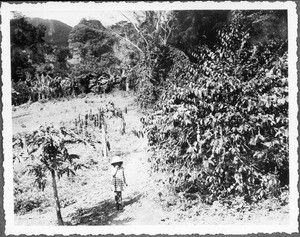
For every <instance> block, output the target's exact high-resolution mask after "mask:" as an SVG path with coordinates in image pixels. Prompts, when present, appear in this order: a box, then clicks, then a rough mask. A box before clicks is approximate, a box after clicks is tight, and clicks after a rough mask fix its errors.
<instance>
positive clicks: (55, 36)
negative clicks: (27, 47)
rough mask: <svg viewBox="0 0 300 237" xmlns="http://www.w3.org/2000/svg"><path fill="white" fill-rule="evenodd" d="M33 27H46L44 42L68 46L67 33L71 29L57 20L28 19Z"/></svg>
mask: <svg viewBox="0 0 300 237" xmlns="http://www.w3.org/2000/svg"><path fill="white" fill-rule="evenodd" d="M28 21H29V22H30V23H31V24H33V25H34V26H38V25H39V24H42V25H44V26H46V34H45V38H44V39H45V41H46V42H48V43H51V44H54V45H58V46H68V38H69V33H70V31H71V30H72V27H71V26H69V25H67V24H65V23H63V22H61V21H57V20H48V19H41V18H28Z"/></svg>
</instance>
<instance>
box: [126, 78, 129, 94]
mask: <svg viewBox="0 0 300 237" xmlns="http://www.w3.org/2000/svg"><path fill="white" fill-rule="evenodd" d="M125 85H126V91H127V92H128V91H129V78H128V77H126V81H125Z"/></svg>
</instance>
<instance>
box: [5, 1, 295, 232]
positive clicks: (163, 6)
mask: <svg viewBox="0 0 300 237" xmlns="http://www.w3.org/2000/svg"><path fill="white" fill-rule="evenodd" d="M296 6H297V4H296V3H295V2H292V1H290V2H230V1H223V2H200V1H199V2H197V1H196V2H172V3H170V2H152V3H149V2H135V3H130V2H129V3H127V2H121V3H120V2H112V3H108V2H105V3H95V2H85V3H76V2H75V3H70V2H46V3H21V4H20V3H18V4H12V3H2V6H1V18H2V24H1V32H2V36H3V38H2V46H1V47H2V56H1V60H2V69H3V74H2V83H3V86H2V103H3V110H2V118H3V131H2V136H3V154H4V161H3V168H4V199H3V200H4V213H5V221H6V225H5V234H6V235H9V234H10V235H19V234H26V235H37V234H45V235H54V234H62V235H70V234H80V235H87V234H93V235H96V234H97V235H99V234H137V235H140V234H149V235H156V234H169V235H175V234H253V233H275V232H284V233H293V232H298V225H299V223H298V215H299V208H298V198H299V193H298V188H297V185H298V178H299V177H298V153H297V149H298V140H297V138H298V119H297V115H298V104H297V94H298V87H297V81H298V80H297V79H298V76H297V41H296V39H297V25H298V16H297V12H296ZM45 9H47V10H48V11H65V9H68V11H78V10H80V11H81V10H87V11H111V10H114V11H115V10H116V9H122V11H130V10H196V9H201V10H212V9H213V10H218V9H219V10H227V9H229V10H230V9H241V10H249V9H253V10H254V9H265V10H267V9H282V10H287V11H288V62H289V64H288V65H289V66H288V70H289V71H288V75H289V134H290V136H289V152H290V156H289V157H290V167H289V168H290V221H289V224H288V225H280V226H279V225H276V226H274V225H246V226H245V225H242V226H241V225H201V226H200V225H199V226H197V225H191V226H190V225H189V226H187V225H180V226H177V225H170V226H162V225H159V226H30V227H29V226H17V225H14V210H13V199H14V197H13V188H12V187H13V163H12V149H11V147H12V107H11V80H10V28H9V21H10V19H11V11H39V10H45Z"/></svg>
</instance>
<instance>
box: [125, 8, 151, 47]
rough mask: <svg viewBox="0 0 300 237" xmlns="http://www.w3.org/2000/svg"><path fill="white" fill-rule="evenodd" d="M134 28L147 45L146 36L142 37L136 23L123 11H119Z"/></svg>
mask: <svg viewBox="0 0 300 237" xmlns="http://www.w3.org/2000/svg"><path fill="white" fill-rule="evenodd" d="M120 13H121V14H122V15H123V16H124V17H125V18H126V19H127V20H128V21H129V22H130V23H131V24H132V25H133V27H134V28H135V30H136V31H137V32H138V33H139V35H140V36H141V37H142V38H143V40H144V41H145V43H146V44H147V46H148V45H149V43H148V41H147V40H146V38H145V37H144V35H143V34H142V33H141V31H140V30H139V29H138V28H137V27H136V25H135V24H134V23H133V22H132V21H131V20H130V19H129V18H128V17H127V16H126V15H125V14H124V13H123V12H120Z"/></svg>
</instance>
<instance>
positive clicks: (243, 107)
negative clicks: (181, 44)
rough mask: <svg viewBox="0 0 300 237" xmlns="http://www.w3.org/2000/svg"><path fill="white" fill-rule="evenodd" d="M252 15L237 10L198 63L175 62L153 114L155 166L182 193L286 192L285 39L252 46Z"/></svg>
mask: <svg viewBox="0 0 300 237" xmlns="http://www.w3.org/2000/svg"><path fill="white" fill-rule="evenodd" d="M244 20H245V19H244V17H243V15H241V14H239V13H237V14H236V15H233V19H232V21H231V24H230V25H229V27H228V28H224V29H223V30H221V31H219V34H218V37H219V40H220V44H219V45H218V46H217V47H216V49H215V50H211V49H209V48H207V47H205V46H202V47H198V48H195V49H194V52H193V55H194V57H196V58H197V59H198V60H197V63H191V62H189V63H187V62H186V61H185V63H181V61H178V60H176V61H175V60H174V65H173V69H172V70H171V71H170V72H169V73H168V77H167V78H166V82H165V83H164V85H165V89H164V91H162V92H161V96H160V97H159V99H158V101H157V103H156V106H155V108H154V111H155V112H154V113H151V114H149V115H148V116H147V118H146V119H145V126H146V129H147V131H148V139H149V144H150V145H151V146H152V148H153V150H154V151H155V152H156V155H155V156H153V158H152V162H153V167H154V168H155V169H156V170H164V171H165V170H168V171H170V172H172V173H173V177H172V178H170V180H169V182H170V183H171V184H172V185H174V187H175V189H176V190H177V191H178V192H186V193H195V192H198V193H200V194H201V195H202V197H203V200H204V201H206V202H208V203H212V202H213V201H214V200H216V199H217V198H224V197H229V196H230V195H243V196H244V197H245V198H246V199H248V198H249V197H251V198H252V200H254V199H259V198H263V197H265V196H267V195H278V194H279V193H280V192H279V187H280V185H285V184H288V153H289V152H288V80H287V54H286V52H284V51H283V52H284V53H282V52H281V51H280V50H279V49H282V47H283V45H284V42H282V41H280V40H277V39H272V40H270V41H269V42H268V44H262V43H260V44H257V45H252V44H251V43H250V38H251V37H250V34H249V32H247V28H244V25H243V24H242V23H243V22H244ZM280 52H281V53H280ZM178 56H179V54H178Z"/></svg>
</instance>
